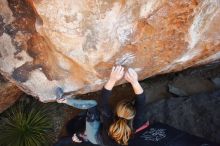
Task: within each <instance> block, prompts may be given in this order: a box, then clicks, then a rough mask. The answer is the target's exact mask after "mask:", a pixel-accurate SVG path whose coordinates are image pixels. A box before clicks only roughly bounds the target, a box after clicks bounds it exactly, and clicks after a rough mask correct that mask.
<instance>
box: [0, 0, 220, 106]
mask: <svg viewBox="0 0 220 146" xmlns="http://www.w3.org/2000/svg"><path fill="white" fill-rule="evenodd" d="M219 22H220V1H219V0H181V1H180V0H118V1H116V0H109V1H101V0H98V1H95V0H80V1H79V0H64V1H61V0H1V1H0V48H1V49H0V72H1V73H2V74H3V75H4V76H5V77H7V78H8V79H9V80H11V81H12V82H14V83H15V84H17V85H18V86H19V87H20V88H21V89H22V90H24V91H25V92H26V93H28V94H31V95H33V96H36V97H38V98H39V99H40V100H41V101H43V102H48V101H54V100H55V99H56V94H55V90H56V88H57V87H61V88H63V90H64V92H67V93H70V94H71V95H77V94H84V93H88V92H93V91H97V90H100V89H101V88H102V86H103V84H104V83H105V82H106V80H107V78H108V76H109V72H110V70H111V68H112V66H113V65H123V66H125V67H132V68H134V69H135V70H136V71H137V72H138V74H139V76H140V78H139V79H140V80H141V79H144V78H147V77H150V76H154V75H157V74H163V73H168V72H175V71H180V70H183V69H185V68H188V67H191V66H197V65H201V64H207V63H211V62H213V61H219V59H220V27H219ZM124 82H125V81H121V82H120V83H119V84H121V83H124Z"/></svg>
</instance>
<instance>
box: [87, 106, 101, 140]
mask: <svg viewBox="0 0 220 146" xmlns="http://www.w3.org/2000/svg"><path fill="white" fill-rule="evenodd" d="M99 127H100V114H99V110H98V108H97V106H95V107H92V108H90V109H88V111H87V116H86V131H85V134H86V135H87V139H88V140H89V141H90V142H91V143H93V144H99V142H98V139H97V134H98V130H99Z"/></svg>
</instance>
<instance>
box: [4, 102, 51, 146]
mask: <svg viewBox="0 0 220 146" xmlns="http://www.w3.org/2000/svg"><path fill="white" fill-rule="evenodd" d="M50 113H51V110H50V109H49V108H48V107H46V105H44V104H42V103H39V102H36V101H32V102H31V103H25V102H18V103H16V104H15V105H14V106H13V107H11V108H10V109H9V110H7V111H6V112H5V113H3V114H2V116H1V120H0V124H1V125H0V145H1V146H47V145H51V143H52V141H53V125H52V123H53V122H52V120H51V118H50Z"/></svg>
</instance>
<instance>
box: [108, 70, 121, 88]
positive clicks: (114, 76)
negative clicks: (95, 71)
mask: <svg viewBox="0 0 220 146" xmlns="http://www.w3.org/2000/svg"><path fill="white" fill-rule="evenodd" d="M123 76H124V67H122V66H116V67H115V66H114V67H113V68H112V71H111V74H110V77H109V80H108V82H107V83H106V84H105V89H107V90H112V88H113V87H114V85H115V83H116V82H117V81H118V80H120V79H122V77H123Z"/></svg>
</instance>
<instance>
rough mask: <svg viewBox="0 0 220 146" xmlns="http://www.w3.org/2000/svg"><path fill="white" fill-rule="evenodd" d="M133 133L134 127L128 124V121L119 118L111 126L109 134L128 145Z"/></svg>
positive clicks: (120, 142)
mask: <svg viewBox="0 0 220 146" xmlns="http://www.w3.org/2000/svg"><path fill="white" fill-rule="evenodd" d="M131 134H132V129H131V128H130V127H129V125H128V121H127V120H126V119H123V118H119V119H118V120H117V121H116V122H114V123H113V124H112V125H111V126H110V128H109V135H110V136H111V137H112V138H113V139H114V140H115V141H116V142H117V143H119V144H121V145H128V140H129V138H130V136H131Z"/></svg>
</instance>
